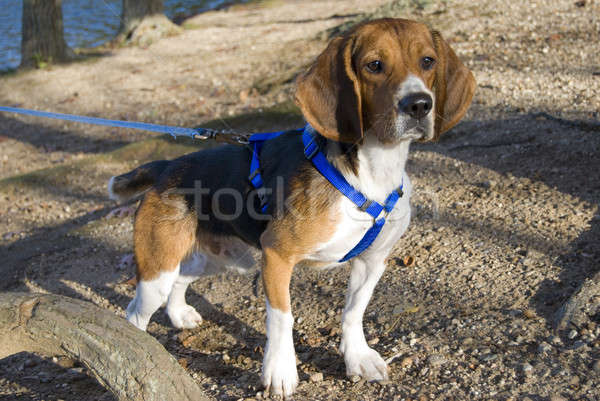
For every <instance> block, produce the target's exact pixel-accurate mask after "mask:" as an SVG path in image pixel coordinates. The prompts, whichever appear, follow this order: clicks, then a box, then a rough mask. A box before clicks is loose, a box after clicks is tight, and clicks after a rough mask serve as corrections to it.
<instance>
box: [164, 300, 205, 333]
mask: <svg viewBox="0 0 600 401" xmlns="http://www.w3.org/2000/svg"><path fill="white" fill-rule="evenodd" d="M167 314H168V315H169V318H170V319H171V323H172V324H173V326H175V327H177V328H178V329H193V328H195V327H198V326H199V325H200V324H201V323H202V316H200V314H199V313H198V312H196V309H194V308H193V307H192V306H190V305H182V306H180V307H178V308H171V309H168V310H167Z"/></svg>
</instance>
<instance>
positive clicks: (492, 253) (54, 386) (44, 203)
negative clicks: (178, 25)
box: [0, 0, 600, 401]
mask: <svg viewBox="0 0 600 401" xmlns="http://www.w3.org/2000/svg"><path fill="white" fill-rule="evenodd" d="M383 3H385V2H384V1H372V2H363V1H350V0H343V1H332V0H330V1H311V2H299V1H284V2H272V3H269V4H271V5H270V6H269V7H265V8H260V9H257V8H253V7H236V8H234V9H231V10H229V11H220V12H211V13H207V14H204V15H201V16H198V17H194V18H192V19H190V20H188V21H187V22H186V23H185V25H184V26H185V27H186V28H187V29H186V30H185V32H184V33H183V34H182V35H180V36H177V37H172V38H168V39H164V40H161V41H159V42H157V43H154V44H152V45H150V46H149V47H148V48H145V49H142V48H124V49H117V50H111V51H109V52H108V53H107V54H106V55H103V56H100V57H98V58H95V59H93V60H90V61H85V62H79V63H75V64H72V65H67V66H57V67H52V68H50V69H48V70H39V71H32V72H28V73H19V74H16V75H13V76H3V77H0V104H5V105H21V106H24V107H33V108H39V109H47V110H54V111H59V112H69V113H83V114H88V115H95V116H102V117H108V118H127V119H132V120H133V119H135V120H144V121H149V122H158V123H169V124H176V125H186V126H192V125H197V124H200V123H203V122H207V121H212V122H211V124H213V125H219V124H221V125H228V126H233V127H236V128H240V129H244V130H249V131H250V130H261V129H279V128H285V127H293V126H297V125H299V124H300V123H301V117H300V116H299V115H298V114H297V110H295V109H294V108H293V107H292V106H291V105H290V102H289V100H290V99H291V94H292V92H293V84H292V83H291V82H290V78H291V77H293V73H294V71H297V69H298V68H299V67H300V66H301V65H303V64H305V63H307V62H309V61H310V60H311V58H312V57H314V56H315V55H316V54H318V52H319V51H320V50H322V48H323V47H324V46H325V43H326V41H325V37H326V35H325V34H323V32H324V31H325V30H326V29H329V28H332V27H335V26H337V25H338V24H340V23H342V22H345V21H349V20H352V19H353V18H356V14H359V13H363V12H369V11H372V10H374V9H375V8H376V7H377V6H379V5H381V4H383ZM417 3H418V2H417ZM425 3H427V4H426V6H425V8H424V9H423V10H419V9H416V8H408V9H406V12H405V13H403V14H402V16H408V17H411V18H415V19H420V20H424V21H426V22H428V23H429V24H430V25H432V26H434V27H436V28H438V29H439V30H441V31H442V33H443V34H444V36H445V37H447V38H449V39H450V40H451V41H452V43H453V46H454V48H455V49H456V50H457V52H458V54H459V56H460V57H461V58H462V59H463V60H465V62H466V63H467V64H468V65H469V67H470V68H471V69H472V70H473V72H474V73H475V76H476V78H477V81H478V84H479V88H478V91H477V93H476V96H475V99H474V102H473V105H472V107H471V110H470V111H469V113H468V114H467V117H466V119H465V121H464V122H463V123H461V124H460V125H459V126H457V127H456V128H455V129H454V130H453V131H452V132H450V133H448V134H447V135H446V136H445V137H444V138H443V139H442V141H441V142H440V143H438V144H419V145H415V146H414V147H413V151H412V156H411V159H410V163H409V173H410V174H411V177H412V178H413V181H414V185H415V196H414V199H413V205H414V209H415V213H414V216H415V217H414V219H413V221H412V223H411V227H410V229H409V231H408V233H407V235H406V236H405V237H404V238H403V239H402V240H401V241H400V242H399V243H398V247H397V252H396V253H395V255H394V257H393V258H391V260H390V262H389V269H388V271H387V272H386V274H385V276H384V278H383V280H382V281H381V283H380V284H379V285H378V288H377V289H376V292H375V296H374V298H373V300H372V302H371V305H370V306H369V309H368V310H367V315H366V318H365V324H366V333H367V337H368V339H369V341H370V342H371V344H372V345H373V347H375V348H376V349H377V350H378V351H380V352H381V353H382V354H383V355H384V357H386V358H389V357H395V358H394V359H393V361H392V362H391V364H390V368H391V380H390V382H389V383H383V384H376V383H365V382H363V381H358V382H356V383H354V382H352V381H350V380H348V379H346V378H345V377H344V368H343V360H342V358H341V356H340V355H339V354H338V353H337V351H336V349H337V345H338V342H339V330H338V327H339V316H340V312H341V309H342V307H343V300H344V297H343V294H344V290H345V285H346V280H347V276H348V271H347V269H340V270H337V271H332V272H331V271H329V272H317V271H311V270H301V271H298V272H297V274H296V275H295V276H294V280H293V285H292V294H293V295H292V296H293V299H294V300H295V302H296V305H294V310H295V316H296V317H297V319H298V322H297V324H296V325H295V343H296V345H297V352H298V358H299V360H300V365H299V372H300V379H301V382H302V383H301V385H300V387H299V390H298V395H297V397H296V398H295V399H298V400H313V399H332V400H339V399H368V400H371V399H372V400H376V399H398V400H400V399H419V400H421V399H422V400H427V399H456V400H471V399H473V400H479V399H482V400H483V399H485V400H487V399H493V400H527V399H529V400H549V399H551V400H553V401H558V400H561V399H565V400H567V399H576V400H590V401H591V400H596V399H599V398H600V390H598V388H599V387H600V299H592V300H591V301H590V304H589V305H588V310H587V311H586V315H585V316H586V319H585V320H584V321H583V322H582V323H580V324H578V326H571V327H568V328H567V330H566V331H563V332H560V333H558V335H556V334H555V333H554V332H553V331H552V329H551V323H552V320H553V318H554V314H555V312H556V310H557V309H558V308H559V307H560V305H562V303H563V302H564V301H565V300H566V299H567V298H568V297H569V296H570V295H571V294H572V293H573V291H574V290H575V289H576V288H577V287H578V286H579V285H581V283H583V282H584V280H586V279H587V278H590V277H592V276H593V275H594V274H595V273H596V272H598V269H599V266H600V246H599V245H598V243H599V241H598V239H599V238H600V214H599V212H598V200H599V199H600V176H599V174H598V171H600V128H599V127H598V124H599V120H600V114H599V110H600V55H599V53H598V52H597V51H596V50H595V49H594V48H593V46H594V44H597V43H598V35H599V34H598V32H600V3H599V2H598V1H592V0H587V1H579V2H577V3H576V2H575V1H572V0H553V1H550V2H548V1H533V2H527V4H520V3H512V4H509V5H507V4H506V3H505V2H502V1H499V0H484V1H481V2H477V5H472V3H469V2H459V1H455V0H448V1H444V2H441V1H440V2H435V1H434V2H420V3H419V4H425ZM473 4H474V3H473ZM147 136H148V135H147V134H144V133H136V132H130V131H117V130H110V129H105V128H96V127H88V126H81V125H76V124H64V123H54V122H48V121H41V120H34V119H29V118H20V117H14V116H9V115H2V116H0V141H1V144H0V166H1V167H0V274H1V275H2V277H3V280H2V281H0V290H2V291H6V290H24V289H25V290H26V289H29V290H32V291H47V292H52V293H58V294H63V295H68V296H72V297H77V298H81V299H87V300H90V301H92V302H94V303H96V304H98V305H101V306H103V307H105V308H108V309H110V310H113V311H114V312H115V313H117V314H121V315H122V314H123V309H124V308H125V307H126V305H127V303H128V302H129V300H130V299H131V297H132V295H133V288H131V287H129V286H127V285H125V284H122V282H123V281H124V280H126V279H127V278H129V277H130V276H131V274H132V267H131V266H120V265H119V260H120V259H121V257H122V256H123V255H125V254H127V253H129V252H131V234H132V231H131V218H124V219H118V218H113V219H106V218H105V217H104V216H106V214H107V213H108V211H110V209H111V208H112V207H113V206H114V205H113V204H112V203H110V202H109V201H108V200H107V198H106V195H105V189H104V188H105V184H106V180H107V178H108V177H109V176H111V175H113V174H114V173H116V172H122V171H125V170H126V169H127V168H129V167H131V166H133V165H136V164H138V163H139V162H142V161H146V160H151V159H156V158H164V157H172V156H175V155H178V154H181V153H185V152H189V151H191V150H193V149H196V148H197V147H198V146H199V145H198V144H192V143H189V142H186V141H178V142H177V143H174V142H173V141H172V140H168V139H164V138H161V137H153V138H152V139H149V140H142V139H144V138H147ZM409 255H410V256H413V257H414V258H415V260H416V263H415V264H414V265H413V266H410V267H405V266H403V264H402V262H401V259H402V258H403V257H404V256H409ZM230 294H242V295H241V296H239V297H231V296H230ZM307 294H308V296H307ZM188 301H189V302H190V303H191V304H193V305H194V306H196V307H197V309H198V310H199V311H200V312H201V313H202V315H203V317H204V318H205V322H204V324H203V325H202V326H201V327H200V328H198V329H197V330H191V331H187V330H186V331H178V330H174V329H172V328H171V327H170V325H169V324H168V319H167V318H166V316H165V315H164V314H162V313H158V314H157V315H156V316H155V317H154V319H153V321H152V323H151V324H150V326H149V331H150V333H151V334H152V335H154V336H155V337H156V338H157V339H158V340H159V341H160V342H161V343H163V344H164V345H165V347H166V348H167V349H168V350H169V351H170V352H171V353H172V354H173V355H174V356H175V357H176V358H178V359H179V360H180V361H181V363H182V364H184V365H185V366H186V368H187V369H188V371H189V372H190V374H192V375H193V377H194V378H195V379H196V380H198V382H199V383H200V384H201V385H202V386H203V388H204V389H205V390H206V391H207V392H208V393H209V394H211V395H214V396H217V397H218V398H219V399H231V400H237V399H252V398H254V399H258V398H260V397H262V393H260V391H261V389H260V385H259V372H260V362H261V359H262V350H261V349H260V347H261V346H262V345H263V344H264V340H265V338H264V323H263V320H264V314H265V311H264V301H263V299H262V297H258V298H256V297H254V296H253V295H252V277H245V276H233V278H232V277H229V276H227V277H226V276H215V277H211V278H208V279H206V280H201V281H199V282H197V283H195V284H194V285H193V291H191V293H190V294H188ZM61 366H66V368H65V367H61ZM316 372H323V378H322V379H320V378H318V377H316V378H315V379H316V381H311V380H310V379H309V378H310V377H311V375H312V374H313V373H316ZM19 397H21V398H19ZM0 398H2V399H60V398H62V399H70V400H84V401H87V400H96V399H106V400H108V399H111V398H110V396H109V395H108V394H106V393H105V392H104V390H103V389H101V388H100V387H99V386H98V385H97V384H95V383H94V382H93V381H91V380H90V379H87V378H86V376H85V371H84V370H83V368H81V367H77V366H75V367H70V366H69V362H68V361H56V363H53V362H52V361H49V360H45V359H42V358H40V357H38V356H35V355H16V356H13V357H11V358H7V359H6V360H3V361H0Z"/></svg>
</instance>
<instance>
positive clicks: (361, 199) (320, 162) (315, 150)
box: [302, 129, 403, 262]
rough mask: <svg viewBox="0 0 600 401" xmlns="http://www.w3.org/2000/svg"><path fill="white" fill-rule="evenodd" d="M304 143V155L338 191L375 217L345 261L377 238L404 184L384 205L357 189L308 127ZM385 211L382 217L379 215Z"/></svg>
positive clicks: (345, 257) (343, 260)
mask: <svg viewBox="0 0 600 401" xmlns="http://www.w3.org/2000/svg"><path fill="white" fill-rule="evenodd" d="M302 143H303V144H304V155H305V156H306V158H307V159H308V160H310V161H311V162H312V163H313V165H314V166H315V167H316V168H317V170H319V172H320V173H321V174H322V175H323V177H325V178H326V179H327V181H329V182H330V183H331V184H332V185H333V186H334V187H335V188H336V189H337V190H338V191H340V192H341V193H342V194H344V195H345V196H346V197H347V198H348V199H350V200H351V201H352V202H353V203H354V204H355V205H356V206H358V208H359V209H360V210H362V211H364V212H366V213H368V214H369V215H370V216H371V217H373V225H372V226H371V228H369V229H368V230H367V232H366V233H365V235H364V236H363V237H362V239H361V240H360V242H359V243H358V244H356V246H355V247H354V248H352V249H351V250H350V251H349V252H348V253H347V254H346V255H345V256H344V257H343V258H342V259H340V260H339V262H345V261H347V260H350V259H352V258H353V257H355V256H357V255H360V254H361V253H362V252H363V251H364V250H365V249H367V248H368V247H369V246H370V245H371V244H372V243H373V241H375V238H377V236H378V235H379V233H380V232H381V229H382V228H383V226H384V224H385V217H386V216H387V214H388V213H390V212H391V211H392V210H393V209H394V206H395V205H396V203H397V202H398V200H399V199H400V198H401V197H402V195H403V192H402V188H403V185H400V187H399V188H397V189H396V190H395V191H393V192H392V193H391V194H389V195H388V197H387V198H386V200H385V202H384V204H383V205H381V204H379V203H377V202H375V201H372V200H369V199H367V197H366V196H364V195H363V194H362V193H361V192H359V191H358V190H356V188H354V187H353V186H352V185H350V183H349V182H348V181H346V179H345V178H344V176H343V175H342V174H341V173H340V172H339V171H338V169H336V168H335V167H334V166H333V165H331V163H329V160H327V157H325V155H324V154H323V152H321V150H320V149H319V146H318V145H317V143H316V141H315V136H314V135H313V134H312V133H311V132H309V130H308V129H305V130H304V133H303V134H302ZM382 212H384V215H383V216H382V217H379V216H380V215H381V213H382Z"/></svg>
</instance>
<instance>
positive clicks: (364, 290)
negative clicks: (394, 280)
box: [340, 255, 388, 380]
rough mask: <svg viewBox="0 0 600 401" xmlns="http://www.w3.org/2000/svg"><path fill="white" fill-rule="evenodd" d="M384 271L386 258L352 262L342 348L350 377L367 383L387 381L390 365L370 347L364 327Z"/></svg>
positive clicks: (371, 257)
mask: <svg viewBox="0 0 600 401" xmlns="http://www.w3.org/2000/svg"><path fill="white" fill-rule="evenodd" d="M384 270H385V258H382V257H381V256H375V255H371V256H370V257H362V256H361V257H357V258H355V259H353V261H352V272H351V273H350V282H349V283H348V292H347V294H346V306H345V307H344V314H343V316H342V341H341V344H340V351H341V353H342V354H343V355H344V361H345V362H346V374H347V375H348V376H354V375H359V376H362V377H364V378H365V379H367V380H387V378H388V372H387V364H386V363H385V361H384V360H383V358H382V357H381V356H380V355H379V353H378V352H377V351H375V350H373V349H371V348H370V347H369V345H368V344H367V341H366V340H365V335H364V332H363V324H362V320H363V315H364V313H365V309H366V308H367V305H368V303H369V300H370V299H371V294H372V293H373V289H374V288H375V285H376V284H377V282H378V281H379V278H380V277H381V275H382V274H383V272H384Z"/></svg>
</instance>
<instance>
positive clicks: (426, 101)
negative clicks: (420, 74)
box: [398, 92, 433, 120]
mask: <svg viewBox="0 0 600 401" xmlns="http://www.w3.org/2000/svg"><path fill="white" fill-rule="evenodd" d="M432 106H433V99H432V98H431V96H430V95H428V94H427V93H422V92H420V93H412V94H410V95H407V96H405V97H403V98H402V99H400V102H398V109H399V110H400V111H401V112H403V113H406V114H408V115H409V116H411V117H412V118H415V119H417V120H420V119H422V118H423V117H425V116H426V115H427V114H429V112H430V111H431V108H432Z"/></svg>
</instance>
